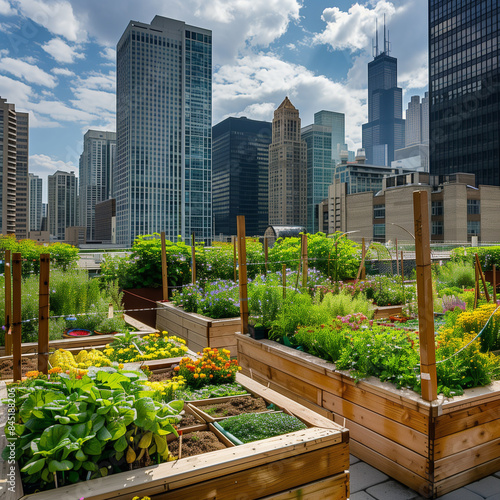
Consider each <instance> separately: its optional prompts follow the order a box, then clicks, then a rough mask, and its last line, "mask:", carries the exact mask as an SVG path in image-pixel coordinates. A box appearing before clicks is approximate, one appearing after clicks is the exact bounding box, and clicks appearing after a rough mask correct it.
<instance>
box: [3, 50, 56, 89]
mask: <svg viewBox="0 0 500 500" xmlns="http://www.w3.org/2000/svg"><path fill="white" fill-rule="evenodd" d="M0 70H1V71H4V72H7V73H10V74H12V75H14V76H17V77H18V78H22V79H23V80H25V81H27V82H29V83H34V84H36V85H43V86H44V87H49V88H54V87H55V86H56V85H57V80H56V78H55V77H54V76H52V75H49V73H46V72H45V71H43V69H41V68H39V67H38V66H35V65H33V64H28V63H27V62H24V61H21V60H20V59H13V58H11V57H4V58H3V59H1V60H0Z"/></svg>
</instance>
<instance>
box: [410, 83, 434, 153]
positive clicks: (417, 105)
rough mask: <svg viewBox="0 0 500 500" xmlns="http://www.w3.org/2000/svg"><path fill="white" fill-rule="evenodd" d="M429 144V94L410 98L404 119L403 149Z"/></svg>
mask: <svg viewBox="0 0 500 500" xmlns="http://www.w3.org/2000/svg"><path fill="white" fill-rule="evenodd" d="M416 144H429V94H428V92H426V93H425V97H423V98H422V101H420V96H418V95H413V96H411V99H410V102H409V103H408V108H407V110H406V119H405V147H409V146H414V145H416Z"/></svg>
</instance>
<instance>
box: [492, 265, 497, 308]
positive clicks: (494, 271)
mask: <svg viewBox="0 0 500 500" xmlns="http://www.w3.org/2000/svg"><path fill="white" fill-rule="evenodd" d="M493 302H494V303H495V304H496V303H497V265H496V264H493Z"/></svg>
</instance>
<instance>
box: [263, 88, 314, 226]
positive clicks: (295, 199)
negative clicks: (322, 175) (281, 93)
mask: <svg viewBox="0 0 500 500" xmlns="http://www.w3.org/2000/svg"><path fill="white" fill-rule="evenodd" d="M269 224H270V225H290V226H306V224H307V145H306V143H305V142H304V141H302V140H301V137H300V117H299V111H298V110H297V109H296V108H295V106H294V105H293V104H292V103H291V102H290V100H289V99H288V97H285V99H284V100H283V102H282V103H281V104H280V105H279V107H278V109H276V110H275V111H274V119H273V124H272V143H271V144H270V146H269Z"/></svg>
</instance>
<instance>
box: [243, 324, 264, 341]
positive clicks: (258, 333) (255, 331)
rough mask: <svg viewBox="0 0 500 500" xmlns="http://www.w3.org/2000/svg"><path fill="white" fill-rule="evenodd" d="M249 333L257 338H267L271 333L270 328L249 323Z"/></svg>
mask: <svg viewBox="0 0 500 500" xmlns="http://www.w3.org/2000/svg"><path fill="white" fill-rule="evenodd" d="M248 333H249V334H250V337H252V338H253V339H255V340H262V339H267V338H268V334H269V328H267V327H265V326H255V325H250V324H249V325H248Z"/></svg>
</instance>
